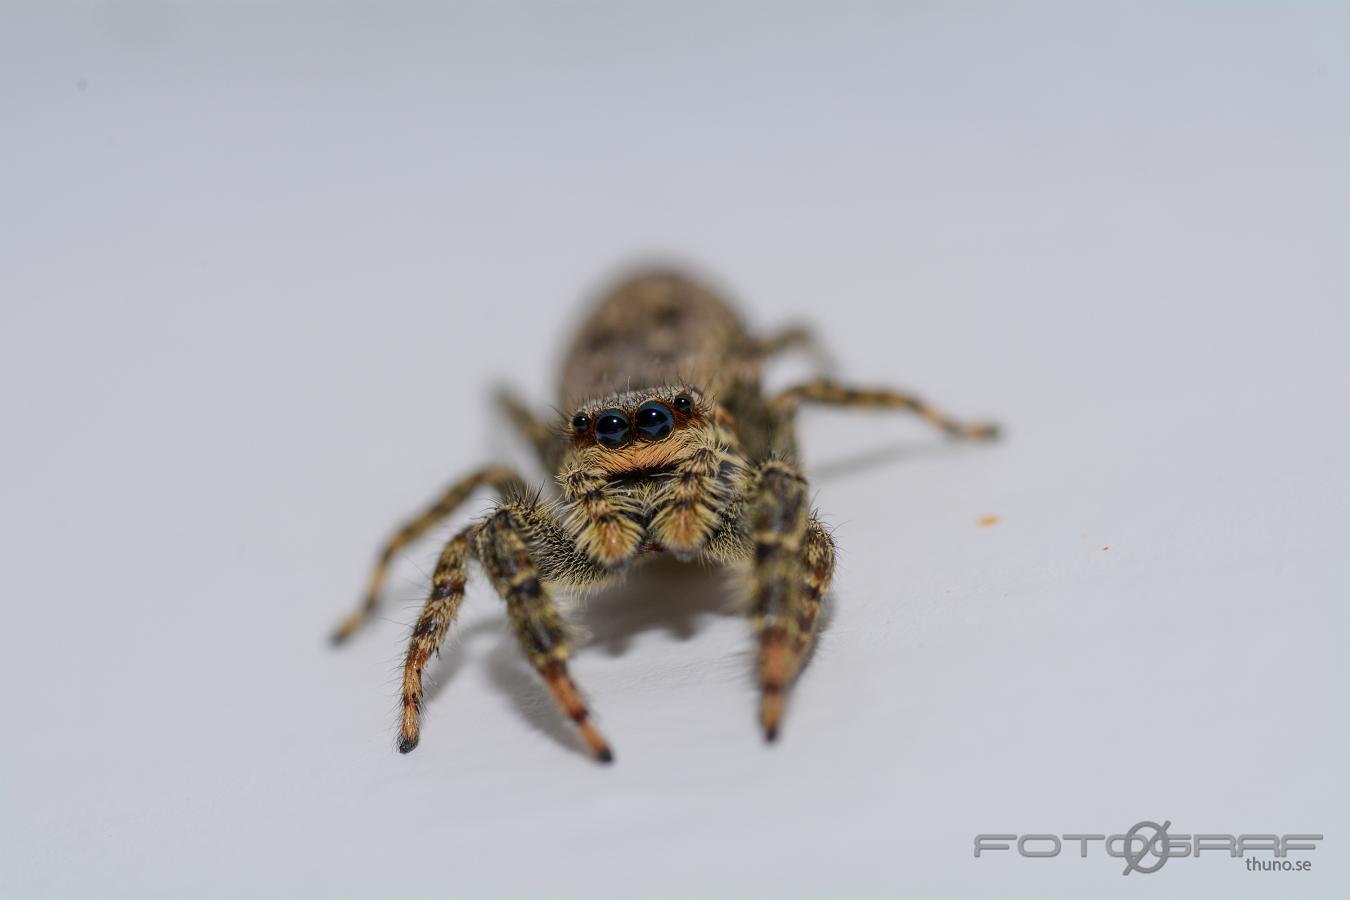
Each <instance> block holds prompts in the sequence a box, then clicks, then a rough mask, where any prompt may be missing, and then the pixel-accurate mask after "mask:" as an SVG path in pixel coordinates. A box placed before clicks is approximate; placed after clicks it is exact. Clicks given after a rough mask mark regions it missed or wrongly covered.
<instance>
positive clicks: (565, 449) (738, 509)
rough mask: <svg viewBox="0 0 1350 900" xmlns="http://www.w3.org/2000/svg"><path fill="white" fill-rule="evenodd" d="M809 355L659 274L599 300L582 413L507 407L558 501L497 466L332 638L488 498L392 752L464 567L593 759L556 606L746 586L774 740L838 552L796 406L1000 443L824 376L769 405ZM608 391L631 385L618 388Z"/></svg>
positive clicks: (436, 514) (417, 673)
mask: <svg viewBox="0 0 1350 900" xmlns="http://www.w3.org/2000/svg"><path fill="white" fill-rule="evenodd" d="M810 343H811V339H810V336H809V333H808V332H806V331H805V330H804V329H801V328H791V329H787V330H785V331H783V332H782V333H780V334H778V335H776V336H772V337H769V338H767V339H762V340H761V339H755V338H753V337H751V336H750V334H749V332H748V331H747V330H746V329H745V327H744V326H743V325H742V324H741V321H740V319H739V318H738V317H737V316H736V314H735V313H734V312H733V311H732V309H731V308H730V307H729V306H728V305H727V304H726V303H724V302H722V301H721V300H720V299H718V298H717V297H716V296H715V295H714V294H713V293H712V292H710V291H709V290H707V289H706V288H705V287H703V286H701V285H699V284H698V283H697V282H694V281H691V280H689V279H687V278H684V277H682V276H679V275H674V274H671V273H665V272H651V273H644V274H641V275H638V276H636V277H633V278H631V279H628V280H626V281H624V282H622V283H620V284H619V285H618V286H617V287H616V288H615V289H614V290H613V291H611V292H609V293H608V294H606V295H605V297H604V298H603V299H602V300H601V302H600V304H599V306H598V307H597V308H596V309H595V311H594V312H593V313H592V315H591V317H590V318H589V319H587V320H586V323H585V325H584V326H583V327H582V329H581V330H580V331H579V333H578V334H577V336H576V338H575V340H574V341H573V343H572V346H571V349H570V351H569V353H568V356H567V361H566V363H565V364H564V366H563V377H562V385H561V387H562V394H563V396H564V397H565V398H566V397H589V398H592V399H589V400H586V401H584V402H580V403H574V404H571V405H568V406H567V407H565V408H567V409H570V410H571V414H570V416H569V417H568V418H567V420H565V421H564V422H563V423H561V425H560V426H558V427H555V426H550V425H549V424H547V423H545V422H542V421H540V420H539V419H537V418H536V417H535V416H534V414H533V413H531V412H530V410H529V409H528V408H527V407H526V406H525V405H524V404H522V403H520V402H519V401H516V400H515V399H513V398H511V397H510V396H504V397H503V398H502V399H503V402H504V405H505V408H506V411H507V413H508V414H509V415H510V416H511V418H512V419H513V420H514V421H515V422H516V423H517V425H518V426H519V427H520V429H521V432H522V433H523V434H524V436H525V437H526V438H527V439H528V440H529V441H530V442H531V443H532V444H533V445H534V448H535V451H536V452H537V454H538V456H539V459H540V461H541V462H542V463H543V465H544V466H545V467H546V468H547V469H548V470H549V471H551V472H552V473H554V480H555V482H556V487H557V492H556V496H555V497H552V498H548V499H546V498H545V497H544V496H542V494H541V493H533V494H532V493H530V492H528V491H527V490H526V489H525V480H524V479H522V478H521V477H520V476H519V475H517V474H516V473H515V472H514V471H512V470H511V469H508V468H504V467H501V466H491V467H488V468H485V469H482V470H481V471H479V472H475V473H474V474H472V475H470V476H468V477H467V478H465V479H463V480H461V481H459V482H457V483H456V484H454V485H452V486H451V487H450V489H449V490H447V491H446V492H445V494H444V495H442V496H441V498H440V499H439V500H437V501H436V502H435V503H434V504H433V505H432V506H431V507H430V508H428V509H427V510H426V511H425V512H424V513H422V514H421V515H419V516H417V517H416V518H414V519H413V520H412V521H410V522H408V523H407V524H406V525H404V526H403V527H402V528H401V529H399V530H398V531H397V532H396V533H395V535H394V536H393V537H392V538H391V539H390V540H389V542H388V543H387V544H386V545H385V547H384V549H383V550H382V551H381V553H380V557H379V560H378V562H377V564H376V566H375V571H374V572H373V573H372V575H371V578H370V582H369V585H368V587H367V590H366V597H365V601H364V602H363V603H362V605H361V607H360V608H359V609H358V610H357V611H356V612H354V613H353V614H351V615H350V616H348V617H347V618H346V619H345V620H344V621H343V623H342V624H341V625H340V626H339V628H338V631H337V633H336V634H335V635H334V638H335V640H339V641H340V640H343V639H345V638H346V637H348V636H350V635H351V634H352V633H353V632H354V631H355V630H356V629H357V628H358V627H359V626H360V625H361V624H362V623H363V622H365V621H367V620H368V619H370V618H371V616H372V615H373V614H374V612H375V610H376V609H377V607H378V604H379V597H380V592H381V588H382V586H383V583H384V575H385V571H386V569H387V567H388V564H389V561H390V560H391V559H392V558H393V556H394V554H395V553H397V551H398V550H399V549H401V548H402V547H404V546H406V545H407V544H408V543H410V542H411V541H414V540H416V539H417V538H418V537H419V536H421V535H422V534H423V533H425V532H426V531H427V530H428V529H429V528H431V527H432V526H433V525H435V524H436V523H438V522H440V521H441V520H442V519H444V518H445V517H446V516H448V515H449V514H450V513H451V512H453V511H454V510H455V509H456V508H457V507H458V506H459V505H460V504H461V503H463V502H464V500H465V499H466V498H467V497H468V496H469V494H470V493H472V492H473V491H474V490H476V489H477V488H478V487H480V486H485V485H486V486H490V487H492V488H494V489H495V490H496V491H497V493H498V494H499V496H500V498H501V499H500V501H499V503H498V505H497V507H496V509H495V510H494V511H493V512H492V513H491V514H490V515H488V517H487V518H485V519H483V520H482V521H479V522H475V523H473V524H471V525H469V526H468V527H467V528H465V529H463V530H462V531H460V532H459V533H458V534H456V535H455V536H454V537H453V538H451V539H450V541H449V543H447V544H446V546H445V549H444V550H442V551H441V556H440V559H439V561H438V562H437V564H436V570H435V573H434V574H433V575H432V578H431V590H430V594H429V596H428V597H427V600H426V603H425V604H424V605H423V607H422V612H421V614H420V615H419V616H418V619H417V623H416V624H415V625H414V626H413V629H412V635H411V637H410V638H409V642H408V652H407V656H406V658H405V661H404V670H403V689H402V699H403V714H402V718H401V721H400V726H399V741H398V746H399V749H400V750H402V751H403V752H405V753H406V752H408V751H409V750H412V749H413V748H414V747H415V746H417V742H418V736H419V733H420V715H421V710H422V671H423V669H424V668H425V666H426V663H427V660H428V659H429V658H430V657H431V655H432V654H433V653H435V652H436V650H437V648H438V647H439V646H440V644H441V641H442V640H443V639H444V638H445V634H446V632H447V630H448V629H449V627H450V624H451V622H452V621H453V620H454V618H455V615H456V613H457V612H458V610H459V606H460V603H461V601H462V600H463V598H464V590H465V583H466V579H467V575H468V567H469V563H470V561H471V560H477V561H478V563H479V564H480V565H481V566H482V568H483V570H484V571H485V572H486V573H487V575H488V578H489V579H490V580H491V582H492V584H493V587H494V588H496V590H497V592H498V593H499V594H500V595H501V596H502V597H503V599H505V601H506V607H507V613H508V615H509V617H510V619H511V622H512V625H513V626H514V628H515V631H516V636H517V638H518V639H519V642H520V645H521V648H522V649H523V650H524V651H525V653H526V655H527V656H528V657H529V659H530V662H531V663H532V664H533V665H534V667H535V669H536V670H537V671H538V672H539V674H540V676H541V677H542V678H543V679H544V683H545V684H546V685H547V686H548V688H549V690H550V691H551V692H552V693H553V696H554V697H555V699H556V700H557V701H558V704H559V705H560V706H561V707H562V709H563V711H564V712H566V713H567V714H568V716H570V717H571V719H572V721H573V722H575V723H576V726H577V729H578V731H579V733H580V734H581V736H582V738H583V739H584V740H585V742H586V744H587V746H588V747H589V748H590V749H591V751H592V752H593V753H594V754H595V756H596V758H598V759H600V760H602V761H605V762H608V761H609V760H611V759H613V753H612V752H611V750H610V748H609V744H608V742H606V741H605V739H604V738H603V737H602V736H601V735H600V733H599V731H597V730H596V729H595V727H594V725H592V724H591V722H590V714H589V712H588V710H587V709H586V706H585V704H584V703H583V702H582V700H581V696H580V694H579V692H578V691H577V689H576V685H575V684H573V683H572V679H571V677H570V676H569V675H568V672H567V657H568V652H569V650H568V638H567V634H568V629H567V628H566V626H565V623H564V621H563V618H562V615H561V613H560V612H559V610H558V607H557V605H556V604H555V603H554V601H553V598H552V596H551V594H552V592H553V591H558V590H561V591H576V590H586V589H589V588H592V587H595V586H598V585H600V584H603V583H604V582H606V581H608V580H610V579H612V578H614V577H615V576H616V575H618V574H620V573H622V572H623V571H625V570H626V569H627V568H628V566H629V565H631V564H632V563H633V561H634V560H635V559H636V558H638V557H639V556H642V555H644V554H649V553H670V554H672V555H674V556H675V557H677V558H679V559H682V560H700V561H703V562H706V563H711V564H716V565H734V566H736V567H737V568H739V569H741V570H743V571H744V572H746V573H747V574H746V579H747V581H746V589H747V593H748V595H749V596H748V600H749V605H750V609H751V614H752V617H753V621H754V626H755V631H756V634H757V635H758V638H759V683H760V691H761V699H760V724H761V726H762V727H763V729H764V734H765V736H766V737H767V738H769V739H773V738H774V737H775V736H776V735H777V733H778V727H779V723H780V720H781V718H782V713H783V704H784V699H785V695H786V691H787V687H788V685H789V684H790V683H791V680H792V679H793V678H794V677H795V676H796V674H797V673H798V671H799V669H800V668H801V665H802V663H803V661H804V660H805V659H806V656H807V654H808V653H809V651H810V649H811V645H812V642H813V641H814V639H815V633H816V627H817V623H818V621H819V615H820V610H821V607H822V604H823V602H824V599H825V594H826V591H827V590H828V588H829V584H830V577H831V574H832V573H833V571H834V541H833V540H832V539H831V537H830V535H829V533H828V532H827V531H826V530H825V528H824V526H823V525H821V523H820V522H819V521H818V520H817V519H816V517H815V515H814V514H813V513H812V511H811V509H810V504H809V493H808V488H807V483H806V479H805V478H804V477H802V475H801V473H800V472H799V471H798V469H797V465H796V441H795V439H794V424H795V417H796V412H797V408H798V406H799V405H800V404H801V403H803V402H815V403H828V404H835V405H841V406H858V407H871V408H891V409H908V410H911V411H913V412H916V413H918V414H919V415H921V416H923V417H924V418H925V419H927V420H928V421H930V422H932V423H933V424H935V425H937V426H939V427H940V428H942V429H943V430H945V431H946V432H947V433H948V434H950V435H952V436H954V437H971V438H988V437H992V436H993V435H994V429H993V427H992V426H987V425H971V426H966V425H961V424H959V423H956V422H953V421H952V420H950V419H948V418H947V417H946V416H944V415H942V414H941V413H939V412H937V411H936V410H934V409H933V408H932V407H930V406H928V405H927V404H924V403H922V402H921V401H919V400H917V399H916V398H914V397H913V396H911V395H909V394H904V393H901V392H898V391H891V390H856V389H850V388H846V387H843V386H841V385H839V384H837V383H835V382H833V381H830V380H828V379H823V378H822V379H817V380H815V381H809V382H806V383H804V384H801V385H798V386H797V387H794V388H790V389H788V390H786V391H783V392H781V393H778V394H775V395H772V396H765V395H764V394H763V392H762V390H761V388H760V381H759V371H760V365H761V363H762V362H763V360H764V359H765V358H766V357H768V356H770V355H772V354H774V353H776V352H778V351H781V350H784V349H787V348H790V347H795V346H800V345H804V344H810ZM619 384H624V385H629V386H630V387H629V388H628V389H626V390H622V391H615V390H613V389H612V386H613V385H619ZM714 398H716V399H714Z"/></svg>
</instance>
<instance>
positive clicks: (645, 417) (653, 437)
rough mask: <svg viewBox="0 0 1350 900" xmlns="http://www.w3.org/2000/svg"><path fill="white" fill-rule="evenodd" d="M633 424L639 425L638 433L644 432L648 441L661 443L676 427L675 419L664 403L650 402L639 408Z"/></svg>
mask: <svg viewBox="0 0 1350 900" xmlns="http://www.w3.org/2000/svg"><path fill="white" fill-rule="evenodd" d="M633 424H635V425H637V429H638V431H640V432H642V433H643V435H645V436H646V438H647V440H649V441H659V440H661V438H663V437H665V436H666V435H668V434H670V430H671V429H672V428H674V427H675V417H674V416H672V415H671V414H670V410H669V409H667V408H666V405H665V404H664V403H657V402H656V401H655V400H649V401H647V402H646V403H644V404H642V405H641V406H640V407H638V411H637V415H636V416H634V417H633Z"/></svg>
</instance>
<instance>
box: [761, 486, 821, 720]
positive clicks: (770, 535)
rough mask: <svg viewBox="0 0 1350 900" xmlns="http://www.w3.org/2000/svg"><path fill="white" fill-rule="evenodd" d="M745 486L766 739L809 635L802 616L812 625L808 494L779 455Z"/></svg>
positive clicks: (779, 710)
mask: <svg viewBox="0 0 1350 900" xmlns="http://www.w3.org/2000/svg"><path fill="white" fill-rule="evenodd" d="M751 490H752V491H753V496H752V498H751V501H750V504H749V508H748V510H747V513H748V525H749V528H750V537H751V540H752V542H753V544H754V568H753V570H752V573H751V603H752V607H751V611H752V613H753V616H754V626H755V632H756V633H757V634H758V635H759V684H760V708H759V721H760V725H761V726H762V727H763V728H764V737H765V739H766V740H770V741H772V740H773V739H774V738H776V737H777V736H778V726H779V722H780V721H781V720H782V717H783V706H784V701H785V695H786V693H787V689H788V685H789V683H790V682H791V680H792V675H793V673H794V671H795V669H796V662H795V660H796V657H797V654H796V652H795V648H796V647H797V646H798V645H802V646H803V647H804V648H805V647H809V639H807V640H806V643H805V644H802V640H801V638H800V634H799V633H800V631H801V625H802V623H803V620H805V622H806V624H808V625H809V626H810V628H811V629H812V630H814V627H815V612H814V610H812V611H810V612H809V613H807V614H806V615H805V616H803V612H804V611H805V610H806V609H807V607H808V604H807V602H806V595H807V593H808V591H807V590H805V587H806V583H805V582H806V578H805V571H804V570H805V563H804V556H803V550H804V549H805V547H806V545H807V544H808V541H807V535H808V526H809V522H810V509H809V508H808V504H809V497H808V495H807V485H806V479H804V478H803V477H802V476H801V475H800V474H799V473H798V472H797V470H796V469H794V468H793V467H792V466H791V465H789V464H788V463H786V462H783V461H781V460H770V461H769V462H766V463H764V464H763V465H762V466H761V467H760V469H759V471H758V472H757V473H756V476H755V482H754V486H753V487H752V489H751Z"/></svg>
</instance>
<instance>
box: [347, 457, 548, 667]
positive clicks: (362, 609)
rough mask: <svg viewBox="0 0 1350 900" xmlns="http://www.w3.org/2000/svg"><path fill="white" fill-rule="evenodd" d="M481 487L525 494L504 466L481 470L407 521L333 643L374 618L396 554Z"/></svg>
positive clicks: (378, 561)
mask: <svg viewBox="0 0 1350 900" xmlns="http://www.w3.org/2000/svg"><path fill="white" fill-rule="evenodd" d="M482 485H490V486H492V487H493V488H495V489H496V490H497V491H498V493H501V494H508V493H518V492H523V491H524V482H522V481H521V479H520V476H519V475H517V474H516V473H515V472H514V471H512V470H511V469H507V468H504V467H501V466H492V467H489V468H486V469H482V470H481V471H478V472H475V473H473V474H472V475H470V476H469V477H467V478H465V479H463V480H461V481H458V482H456V483H454V484H452V485H451V486H450V487H449V489H447V490H446V492H445V493H444V494H442V495H441V497H440V499H438V500H437V501H436V502H435V503H433V504H432V505H431V506H429V507H427V509H426V511H424V512H423V513H422V514H421V515H419V516H417V517H415V518H413V519H411V520H409V521H408V522H406V523H405V524H404V525H403V527H401V528H399V529H398V531H396V532H394V535H393V537H391V538H390V539H389V540H388V541H387V542H386V543H385V545H384V547H383V549H381V550H380V555H379V557H378V558H377V559H376V561H375V569H374V571H372V572H371V573H370V581H369V582H367V584H366V594H365V598H364V599H363V600H362V601H361V605H360V606H359V607H357V608H356V609H355V610H354V611H353V612H352V613H351V614H349V615H348V616H347V617H346V618H345V619H343V620H342V622H341V623H340V624H339V625H338V627H337V630H336V631H334V632H333V643H335V644H340V643H342V642H343V641H345V640H346V639H347V638H349V637H351V636H352V635H353V634H354V633H355V632H356V630H357V629H358V628H360V627H361V626H362V625H364V624H365V623H366V622H368V621H370V619H371V618H372V617H373V616H374V615H375V611H376V610H377V609H378V608H379V605H380V593H381V590H382V588H383V587H384V577H385V574H386V572H387V571H388V569H389V563H390V562H391V561H392V560H393V558H394V555H395V554H396V553H398V551H400V550H402V549H403V548H404V547H406V546H408V544H411V543H412V542H413V541H415V540H417V539H418V538H419V537H421V536H422V535H424V534H426V533H427V531H429V530H430V529H432V528H434V527H435V526H436V525H437V523H439V522H440V521H441V520H442V519H444V518H445V517H446V516H448V515H450V514H451V513H452V512H454V511H455V509H456V508H457V507H459V505H460V504H461V503H463V502H464V501H465V500H467V499H469V495H470V494H472V493H473V492H474V491H475V490H477V489H478V488H479V487H481V486H482Z"/></svg>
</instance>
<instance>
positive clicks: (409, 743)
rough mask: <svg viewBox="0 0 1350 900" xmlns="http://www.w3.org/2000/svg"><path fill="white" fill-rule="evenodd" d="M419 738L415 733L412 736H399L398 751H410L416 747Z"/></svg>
mask: <svg viewBox="0 0 1350 900" xmlns="http://www.w3.org/2000/svg"><path fill="white" fill-rule="evenodd" d="M419 740H420V738H418V737H417V736H416V735H414V736H413V737H401V738H399V739H398V752H399V753H411V752H413V751H414V750H416V749H417V742H418V741H419Z"/></svg>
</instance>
